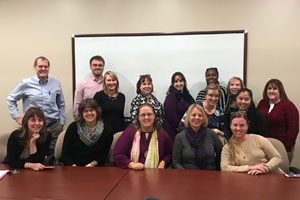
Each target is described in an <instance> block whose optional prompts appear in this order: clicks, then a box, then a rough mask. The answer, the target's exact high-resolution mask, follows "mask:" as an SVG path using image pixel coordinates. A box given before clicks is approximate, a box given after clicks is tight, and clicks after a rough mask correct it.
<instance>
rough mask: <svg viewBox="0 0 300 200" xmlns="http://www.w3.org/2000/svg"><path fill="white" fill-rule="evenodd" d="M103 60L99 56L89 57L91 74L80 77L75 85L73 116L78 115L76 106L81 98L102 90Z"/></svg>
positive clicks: (91, 95)
mask: <svg viewBox="0 0 300 200" xmlns="http://www.w3.org/2000/svg"><path fill="white" fill-rule="evenodd" d="M104 65H105V61H104V59H103V58H102V57H101V56H98V55H96V56H93V57H91V59H90V70H91V74H90V75H88V76H87V77H85V78H84V79H82V80H81V81H80V82H79V83H78V84H77V85H76V90H75V94H74V95H75V96H74V107H73V117H74V119H75V120H76V117H77V116H78V106H79V104H80V102H81V101H82V100H83V99H86V98H93V97H94V95H95V93H96V92H99V91H101V90H103V76H102V73H103V70H104Z"/></svg>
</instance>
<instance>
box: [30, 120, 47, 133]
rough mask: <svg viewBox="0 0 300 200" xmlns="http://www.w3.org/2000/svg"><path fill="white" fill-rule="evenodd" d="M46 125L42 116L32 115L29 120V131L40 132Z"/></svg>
mask: <svg viewBox="0 0 300 200" xmlns="http://www.w3.org/2000/svg"><path fill="white" fill-rule="evenodd" d="M43 126H44V121H43V118H41V117H37V116H34V117H30V118H29V120H28V122H27V127H28V132H29V134H31V135H32V134H39V132H40V131H41V130H42V128H43Z"/></svg>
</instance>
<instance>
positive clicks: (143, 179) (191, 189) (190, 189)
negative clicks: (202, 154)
mask: <svg viewBox="0 0 300 200" xmlns="http://www.w3.org/2000/svg"><path fill="white" fill-rule="evenodd" d="M147 197H153V198H157V199H161V200H177V199H178V200H193V199H195V200H199V199H205V200H211V199H217V200H221V199H222V200H223V199H230V200H234V199H238V200H240V199H243V200H247V199H251V200H260V199H262V200H269V199H270V200H277V199H281V200H290V199H291V200H297V199H300V178H287V177H285V176H284V175H282V174H266V175H261V176H250V175H247V174H244V173H233V172H217V171H200V170H175V169H172V170H171V169H169V170H158V169H147V170H144V171H132V170H131V171H129V172H128V175H127V176H126V177H125V178H124V179H123V180H122V181H121V182H120V183H119V184H118V185H117V186H116V187H115V188H114V191H113V192H112V193H111V194H110V195H109V196H108V198H107V199H109V200H112V199H113V200H115V199H130V200H142V199H145V198H147Z"/></svg>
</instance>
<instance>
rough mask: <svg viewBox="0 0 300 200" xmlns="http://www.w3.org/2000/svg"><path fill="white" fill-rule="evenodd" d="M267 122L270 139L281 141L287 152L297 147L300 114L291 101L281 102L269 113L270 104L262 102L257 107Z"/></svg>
mask: <svg viewBox="0 0 300 200" xmlns="http://www.w3.org/2000/svg"><path fill="white" fill-rule="evenodd" d="M257 108H258V109H259V110H260V111H261V113H262V114H263V116H264V117H265V118H266V121H267V128H268V131H269V135H270V137H273V138H276V139H278V140H280V141H281V142H282V143H283V144H284V146H285V148H286V150H287V152H290V151H291V148H292V147H293V146H294V145H295V142H296V139H297V135H298V132H299V112H298V109H297V107H296V106H295V105H294V104H293V103H292V102H291V101H290V100H281V101H280V102H279V103H277V104H275V105H274V108H273V109H272V111H271V112H270V113H268V111H269V108H270V103H269V102H268V101H266V100H261V101H260V102H259V104H258V106H257Z"/></svg>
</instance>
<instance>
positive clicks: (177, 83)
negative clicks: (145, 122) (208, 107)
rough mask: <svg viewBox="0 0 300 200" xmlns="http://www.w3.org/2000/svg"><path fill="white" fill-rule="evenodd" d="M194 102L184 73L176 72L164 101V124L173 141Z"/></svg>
mask: <svg viewBox="0 0 300 200" xmlns="http://www.w3.org/2000/svg"><path fill="white" fill-rule="evenodd" d="M194 102H195V100H194V99H193V97H192V96H191V95H190V93H189V91H188V89H187V86H186V79H185V77H184V75H183V74H182V73H181V72H175V73H174V74H173V75H172V78H171V85H170V87H169V90H168V92H167V97H166V99H165V102H164V110H165V121H164V124H163V127H164V129H165V130H166V131H167V133H168V134H169V135H170V137H171V139H172V141H174V139H175V136H176V134H177V133H178V126H179V123H180V120H181V118H182V117H183V115H184V113H185V112H186V110H187V109H188V107H189V106H190V105H191V104H192V103H194Z"/></svg>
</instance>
